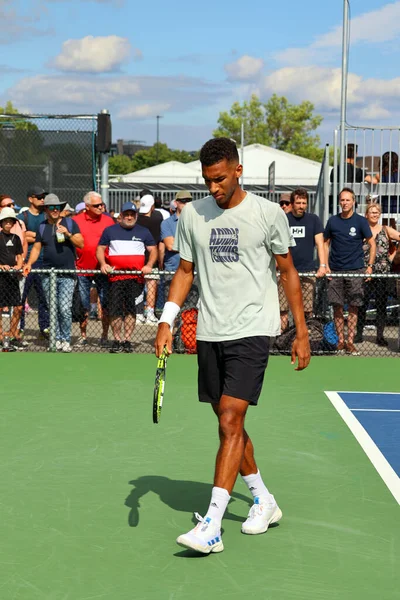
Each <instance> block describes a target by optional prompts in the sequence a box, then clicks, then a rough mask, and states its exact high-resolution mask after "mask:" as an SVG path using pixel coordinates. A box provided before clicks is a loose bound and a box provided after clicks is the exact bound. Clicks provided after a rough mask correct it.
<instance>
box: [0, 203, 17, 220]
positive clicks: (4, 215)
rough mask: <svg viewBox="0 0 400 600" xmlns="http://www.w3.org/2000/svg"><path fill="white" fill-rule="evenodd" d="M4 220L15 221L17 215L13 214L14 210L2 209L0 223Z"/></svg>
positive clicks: (9, 208) (7, 207)
mask: <svg viewBox="0 0 400 600" xmlns="http://www.w3.org/2000/svg"><path fill="white" fill-rule="evenodd" d="M4 219H15V220H17V215H16V214H15V210H14V209H13V208H11V207H9V206H6V207H5V208H3V210H2V211H1V212H0V221H3V220H4Z"/></svg>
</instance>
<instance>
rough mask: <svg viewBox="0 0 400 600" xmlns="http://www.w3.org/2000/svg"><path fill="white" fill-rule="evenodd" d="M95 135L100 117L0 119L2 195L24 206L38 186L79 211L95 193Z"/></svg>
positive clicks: (55, 116)
mask: <svg viewBox="0 0 400 600" xmlns="http://www.w3.org/2000/svg"><path fill="white" fill-rule="evenodd" d="M96 131H97V117H96V116H85V115H82V116H65V115H52V116H44V115H4V114H3V115H0V181H1V189H0V193H1V194H9V195H10V196H11V197H12V198H13V199H14V200H15V201H16V202H17V203H18V204H20V205H21V206H24V205H27V190H28V189H29V188H30V187H32V186H33V185H36V186H41V187H43V188H44V189H45V190H46V191H48V192H53V193H55V194H57V195H58V196H59V197H60V198H61V199H62V200H64V201H65V202H68V203H69V204H70V205H72V206H75V205H76V204H77V203H78V202H81V201H82V198H83V196H84V195H85V194H86V192H87V191H88V190H91V189H96V188H95V186H96V156H95V135H96Z"/></svg>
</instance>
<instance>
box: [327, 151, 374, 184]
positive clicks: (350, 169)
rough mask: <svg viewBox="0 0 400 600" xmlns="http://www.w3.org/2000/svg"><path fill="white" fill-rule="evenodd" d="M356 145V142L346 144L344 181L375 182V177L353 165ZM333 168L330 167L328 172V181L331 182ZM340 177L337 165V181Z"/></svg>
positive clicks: (355, 156)
mask: <svg viewBox="0 0 400 600" xmlns="http://www.w3.org/2000/svg"><path fill="white" fill-rule="evenodd" d="M357 151H358V146H357V144H347V146H346V164H345V177H344V183H349V184H353V183H363V181H364V182H365V183H377V182H378V179H377V177H372V176H371V175H366V174H365V172H364V171H363V170H362V169H360V167H356V166H355V160H356V158H357ZM333 178H334V170H333V169H332V171H331V174H330V181H331V183H332V182H333ZM339 179H340V165H338V166H337V181H338V182H339Z"/></svg>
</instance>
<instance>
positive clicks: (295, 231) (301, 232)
mask: <svg viewBox="0 0 400 600" xmlns="http://www.w3.org/2000/svg"><path fill="white" fill-rule="evenodd" d="M290 233H291V234H292V236H293V237H294V238H304V237H306V228H305V227H303V225H296V226H294V225H292V227H291V228H290Z"/></svg>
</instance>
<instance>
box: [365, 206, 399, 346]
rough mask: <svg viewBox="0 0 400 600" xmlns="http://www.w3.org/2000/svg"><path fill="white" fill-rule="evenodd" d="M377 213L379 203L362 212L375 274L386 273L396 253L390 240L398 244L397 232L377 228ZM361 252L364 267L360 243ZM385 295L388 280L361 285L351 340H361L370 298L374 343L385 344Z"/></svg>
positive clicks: (379, 226)
mask: <svg viewBox="0 0 400 600" xmlns="http://www.w3.org/2000/svg"><path fill="white" fill-rule="evenodd" d="M381 214H382V211H381V207H380V206H379V204H370V205H369V206H368V207H367V210H366V212H365V217H366V219H367V221H368V224H369V226H370V229H371V231H372V236H373V238H374V240H375V244H376V258H375V262H374V266H373V271H372V272H373V273H374V274H377V275H378V274H387V273H390V270H391V266H392V261H393V258H394V256H395V254H396V247H395V246H394V245H393V244H392V240H393V241H396V242H399V241H400V233H399V232H398V231H396V230H395V229H393V228H392V227H386V226H385V225H383V226H382V225H380V223H379V219H380V217H381ZM363 250H364V261H365V264H366V265H367V264H369V263H370V262H371V261H370V247H369V245H368V244H364V246H363ZM388 293H389V290H388V280H387V279H386V278H384V277H382V278H380V277H379V278H378V277H377V278H372V279H371V280H370V281H366V282H365V284H364V302H363V304H362V306H361V307H360V308H359V310H358V321H357V335H356V338H355V342H356V343H360V342H362V341H363V329H364V325H365V318H366V313H367V308H368V305H369V302H370V300H371V298H372V297H374V298H375V307H376V343H377V344H378V346H387V345H388V343H387V341H386V340H385V338H384V330H385V323H386V301H387V297H388Z"/></svg>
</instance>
